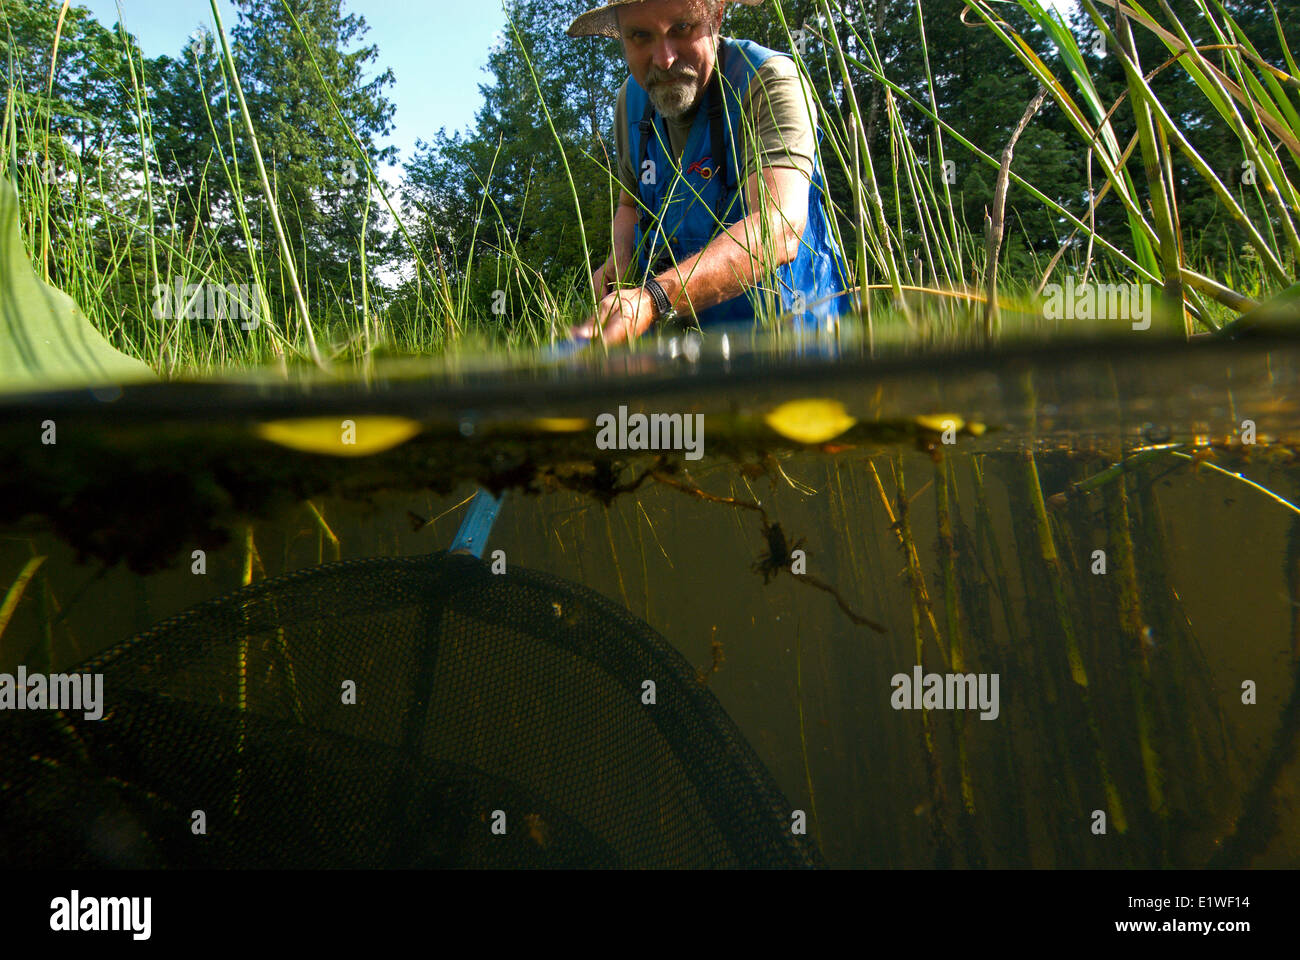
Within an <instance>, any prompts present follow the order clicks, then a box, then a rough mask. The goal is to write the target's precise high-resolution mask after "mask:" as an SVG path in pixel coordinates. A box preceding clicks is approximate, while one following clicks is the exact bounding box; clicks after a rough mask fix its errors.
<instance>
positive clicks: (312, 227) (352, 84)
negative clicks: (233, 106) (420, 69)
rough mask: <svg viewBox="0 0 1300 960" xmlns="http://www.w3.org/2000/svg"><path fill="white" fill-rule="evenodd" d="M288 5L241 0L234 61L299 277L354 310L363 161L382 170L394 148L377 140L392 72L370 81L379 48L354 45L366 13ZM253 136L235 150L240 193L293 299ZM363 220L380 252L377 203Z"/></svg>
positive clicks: (292, 0)
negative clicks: (252, 153)
mask: <svg viewBox="0 0 1300 960" xmlns="http://www.w3.org/2000/svg"><path fill="white" fill-rule="evenodd" d="M287 6H288V8H289V9H286V2H285V0H239V23H238V25H237V26H236V27H235V28H234V30H233V31H232V33H233V38H234V44H235V61H236V66H237V69H238V71H239V77H240V82H241V84H242V85H243V89H244V92H245V95H246V96H247V99H248V104H249V109H250V113H251V114H252V117H253V123H254V127H255V129H256V132H257V139H258V146H259V148H260V150H261V153H262V157H263V159H264V161H265V163H266V165H267V172H268V176H269V177H270V179H271V183H272V186H273V188H274V191H275V196H276V202H277V205H278V208H279V214H280V217H281V218H282V221H283V223H284V227H285V230H286V231H287V232H288V234H289V235H290V236H291V237H293V238H294V244H295V251H294V255H295V259H296V261H297V266H298V276H299V278H300V280H302V281H303V282H311V281H310V280H309V279H308V278H312V279H313V280H314V281H315V283H316V286H315V287H314V288H313V289H312V290H311V291H310V294H311V295H310V296H309V298H308V302H318V303H337V304H339V305H340V307H341V308H342V309H343V310H345V311H349V310H352V309H355V307H356V305H357V304H358V303H359V300H360V295H359V291H360V277H359V268H360V261H359V258H358V247H359V244H360V240H361V236H362V230H363V226H362V224H363V219H364V217H365V206H366V204H365V191H366V190H367V189H369V187H370V184H369V182H368V178H367V175H366V161H369V163H370V165H371V166H372V168H378V167H379V166H381V165H382V164H384V163H388V162H391V161H392V159H393V157H394V155H395V153H396V150H395V148H393V147H385V148H380V147H379V146H378V145H377V143H376V141H377V139H378V138H379V137H382V136H384V135H386V134H387V133H389V132H390V130H391V128H392V127H391V123H392V117H393V111H394V107H393V105H392V103H391V102H389V100H388V99H387V98H386V97H385V95H384V90H385V88H387V87H388V86H390V85H391V84H392V83H393V79H394V78H393V74H392V71H391V70H384V71H382V72H380V73H378V74H377V75H376V76H374V77H371V78H369V79H367V77H366V70H367V65H368V64H370V63H371V62H372V61H374V60H376V59H377V57H378V48H376V47H375V46H373V45H370V46H358V47H356V48H355V49H354V48H353V44H356V43H359V42H360V41H361V39H362V38H363V37H364V36H365V33H366V31H367V27H366V22H365V19H364V18H363V17H360V16H357V15H356V14H350V13H345V12H344V9H343V3H342V0H289V2H288V3H287ZM248 146H250V145H248V144H245V151H244V152H242V153H241V156H240V158H239V163H240V167H241V171H242V183H243V184H244V186H245V188H246V189H247V190H248V191H249V192H248V195H247V196H246V197H245V198H244V200H245V203H246V204H247V205H248V207H249V209H250V211H251V212H252V214H253V217H254V220H255V221H256V222H257V223H258V224H259V226H260V231H261V235H262V237H263V238H264V239H263V250H262V253H263V256H264V257H266V259H267V260H268V263H269V266H270V268H269V269H268V270H267V271H266V274H267V278H268V281H269V285H270V286H272V287H273V288H276V289H277V293H278V296H276V297H275V298H274V299H278V300H280V301H282V302H289V301H290V300H291V298H290V297H288V296H287V295H286V293H285V292H284V284H285V280H283V279H282V268H280V269H276V266H275V265H276V263H277V262H278V260H279V250H278V247H277V246H276V244H275V241H274V234H273V233H272V230H271V226H270V221H269V219H268V217H269V211H267V210H266V209H265V201H264V198H263V197H262V194H261V192H260V190H257V189H256V187H257V185H258V180H257V175H256V171H255V168H254V166H253V164H252V162H251V159H250V157H249V155H248V153H247V147H248ZM365 229H366V230H367V237H366V239H367V247H368V248H369V249H370V250H372V251H373V250H382V249H383V248H384V246H385V244H386V235H385V234H384V232H383V231H382V229H381V221H380V220H379V219H378V218H377V217H376V216H375V215H374V211H373V210H372V211H371V222H370V223H369V225H368V227H366V228H365ZM369 280H370V282H373V281H374V278H373V276H372V277H371V278H369Z"/></svg>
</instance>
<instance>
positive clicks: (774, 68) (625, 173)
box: [614, 56, 817, 197]
mask: <svg viewBox="0 0 1300 960" xmlns="http://www.w3.org/2000/svg"><path fill="white" fill-rule="evenodd" d="M628 82H629V81H624V82H623V86H621V87H620V88H619V91H618V107H617V109H616V111H615V113H614V149H615V151H616V152H617V153H618V179H619V183H621V184H622V186H623V189H624V190H626V191H627V192H628V193H630V194H631V195H632V196H634V197H635V196H638V193H637V189H638V186H639V184H640V178H639V177H638V176H637V173H636V166H635V165H634V163H633V160H632V153H631V144H630V138H629V136H628V122H627V85H628ZM740 102H741V108H740V109H741V117H742V127H743V131H742V136H743V137H744V141H745V142H744V143H743V144H737V147H736V153H737V155H738V156H739V157H742V158H743V165H744V170H743V172H742V174H741V176H740V177H738V178H737V183H739V184H740V185H741V188H742V189H743V187H744V184H745V183H746V181H748V179H749V177H750V176H752V175H753V174H755V173H757V172H758V171H759V170H761V169H763V168H764V167H793V168H794V169H796V170H802V171H803V172H804V174H805V175H806V176H807V177H808V178H809V179H811V178H812V171H813V161H814V158H815V157H816V151H817V136H816V133H815V132H814V131H815V130H816V129H817V105H816V101H815V100H814V98H813V93H812V89H811V87H809V86H808V85H807V84H806V83H805V82H804V81H803V80H802V79H801V78H800V76H799V70H798V68H797V67H796V66H795V63H794V61H793V60H792V59H790V58H789V57H786V56H776V57H771V58H769V59H768V60H767V61H766V62H765V63H764V64H763V65H762V66H761V67H759V68H758V70H757V71H756V72H755V73H754V76H753V78H752V79H751V80H750V82H749V87H748V89H746V90H745V91H744V92H743V93H742V95H741V101H740ZM697 113H699V108H698V107H696V108H695V109H694V110H691V111H690V112H689V113H686V114H683V115H682V116H680V117H678V118H677V119H676V120H669V119H668V118H667V117H665V118H664V121H663V122H664V126H665V127H666V128H667V129H668V142H669V146H671V147H672V150H673V155H674V156H675V157H676V159H677V161H678V164H679V165H680V163H681V159H682V152H683V151H684V150H685V149H686V142H687V140H688V139H689V138H690V134H691V127H692V125H693V124H694V123H695V116H696V114H697ZM640 120H641V118H640V117H637V118H636V122H640ZM751 131H752V133H751ZM755 143H757V149H755V146H754V145H755Z"/></svg>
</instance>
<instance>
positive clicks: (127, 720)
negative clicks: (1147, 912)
mask: <svg viewBox="0 0 1300 960" xmlns="http://www.w3.org/2000/svg"><path fill="white" fill-rule="evenodd" d="M1298 376H1300V351H1297V350H1296V348H1295V346H1294V345H1293V344H1290V343H1287V342H1271V341H1243V342H1239V343H1231V344H1195V345H1185V344H1167V343H1149V342H1147V341H1137V340H1136V339H1124V340H1118V341H1110V342H1094V343H1071V344H1066V345H1063V346H1056V347H1037V348H1030V347H1026V348H1021V349H1011V350H1007V351H1003V352H999V353H983V352H977V351H970V352H964V353H950V354H933V353H929V354H916V353H909V352H908V351H906V350H895V351H892V352H889V353H888V354H887V355H885V356H876V357H872V356H870V355H869V351H868V349H867V348H866V347H864V346H863V345H861V344H847V343H840V344H838V345H833V346H828V345H827V344H826V343H822V342H810V343H805V344H802V345H799V344H795V345H793V346H792V345H791V344H789V343H788V342H787V343H785V344H782V345H780V346H779V347H778V348H772V347H771V346H770V345H769V346H765V347H762V348H758V347H755V346H754V345H753V344H751V343H749V342H748V341H747V340H746V338H744V337H742V336H735V337H730V338H728V339H727V341H726V343H725V344H724V343H723V342H722V338H721V337H719V336H718V335H711V336H709V337H706V338H705V339H704V340H703V341H701V340H700V339H699V338H698V337H695V336H694V335H687V334H679V335H673V336H669V335H664V336H662V337H660V338H658V339H657V340H655V339H652V340H649V341H647V342H646V343H645V344H643V345H642V347H641V349H639V350H638V351H637V352H635V353H625V352H620V353H617V354H611V355H610V356H609V357H604V358H600V357H595V356H592V357H586V358H584V357H575V358H570V359H569V360H559V361H556V362H553V363H550V364H549V365H548V364H533V365H528V366H522V367H518V366H517V367H511V368H505V369H503V368H500V367H499V366H494V365H493V364H491V363H484V364H481V365H473V364H460V365H455V366H452V365H446V364H444V365H440V366H439V367H437V368H436V369H433V368H426V367H424V366H421V365H417V366H416V367H415V368H410V367H400V368H392V369H386V370H382V371H381V372H380V373H378V374H376V375H375V376H374V377H372V378H371V379H370V381H369V382H368V383H365V384H360V383H329V382H325V381H321V380H304V381H302V382H298V383H293V384H285V383H283V382H281V383H272V382H268V381H261V380H245V381H240V382H236V381H231V382H226V383H219V384H218V383H205V384H186V383H174V384H163V385H151V386H136V387H128V388H125V389H123V390H116V389H114V390H107V391H98V392H96V393H91V392H88V391H64V392H60V393H52V394H45V395H30V396H24V397H15V398H10V399H8V400H5V401H3V404H2V405H3V410H2V411H0V458H2V459H3V470H2V471H0V492H2V494H3V495H2V496H0V503H2V504H3V505H4V506H3V507H0V574H2V575H3V577H4V579H5V586H6V587H8V586H9V584H11V583H12V584H13V587H12V588H11V589H10V590H9V600H8V602H6V604H5V610H4V616H0V622H3V624H4V625H3V632H2V633H0V674H4V675H7V676H10V677H11V678H12V680H11V681H10V682H11V683H12V684H14V685H15V686H14V689H15V690H18V689H19V688H20V683H19V676H20V675H19V671H20V670H21V671H22V672H23V676H26V677H31V676H34V675H41V674H58V673H63V672H68V671H74V670H75V671H86V672H87V673H99V674H102V675H103V676H104V677H105V678H106V679H105V681H104V688H103V704H102V706H103V708H104V716H103V717H102V718H101V719H99V720H88V719H85V718H84V717H83V715H82V713H80V712H76V711H73V710H68V709H65V710H63V711H62V712H54V711H49V710H47V711H45V712H43V713H42V712H41V711H39V710H18V709H16V704H15V705H14V706H13V707H10V709H9V710H5V711H4V712H5V714H6V716H5V720H6V724H5V726H4V727H3V728H0V729H3V730H4V734H3V739H2V740H0V744H2V746H0V758H2V759H0V762H2V763H3V766H4V770H3V772H0V780H3V781H4V783H5V789H3V790H0V810H3V811H4V816H5V818H6V822H7V823H11V824H23V825H26V828H25V829H23V830H18V829H14V830H9V831H7V834H8V835H7V836H6V839H5V841H4V850H5V852H4V857H5V859H6V861H7V862H47V863H53V864H55V865H64V864H66V865H69V866H81V865H94V866H116V865H145V866H161V865H164V864H172V865H204V864H219V865H247V866H258V865H268V866H269V865H275V866H325V865H341V866H382V865H433V864H470V865H474V864H482V865H493V864H514V865H557V864H562V865H574V864H591V863H624V864H633V865H714V864H728V863H755V862H759V863H762V862H768V863H806V864H819V863H825V864H829V865H870V866H892V867H900V866H936V865H937V866H947V865H952V866H1036V867H1045V866H1058V867H1059V866H1144V867H1149V866H1198V865H1222V866H1245V865H1254V866H1283V865H1295V864H1296V863H1298V862H1300V840H1298V839H1297V838H1300V830H1297V829H1296V828H1297V826H1298V824H1297V821H1296V816H1297V814H1296V810H1297V807H1296V800H1297V787H1298V786H1300V777H1298V776H1297V766H1296V759H1295V753H1296V751H1295V736H1296V726H1297V724H1298V723H1300V694H1298V693H1297V671H1296V664H1297V660H1298V658H1300V511H1298V510H1297V507H1296V506H1295V504H1296V502H1297V498H1300V464H1297V462H1296V453H1295V451H1296V444H1297V443H1300V418H1298V417H1297V410H1296V406H1295V403H1294V401H1293V399H1292V398H1293V397H1294V396H1295V392H1296V381H1297V377H1298ZM654 415H660V418H659V419H652V418H653V416H654ZM638 416H642V417H644V418H645V420H644V423H642V424H641V425H640V429H639V430H638V423H637V420H636V418H637V417H638ZM673 417H675V418H676V419H675V420H674V419H670V418H673ZM602 418H604V419H602ZM308 420H309V421H310V422H303V421H308ZM293 421H298V422H296V423H295V422H293ZM602 424H604V425H606V426H609V425H613V427H612V428H611V429H609V430H606V431H605V432H604V436H603V439H602V434H601V430H600V425H602ZM695 424H697V425H698V430H697V432H696V433H695V434H694V435H692V434H691V433H690V429H691V427H692V425H695ZM51 431H53V432H51ZM660 440H662V441H663V442H662V443H659V442H658V441H660ZM664 448H667V449H664ZM481 489H486V490H489V491H491V492H492V493H494V494H498V495H500V496H501V501H500V504H499V509H498V513H497V515H496V519H495V523H494V524H492V525H491V527H490V533H486V534H485V536H486V541H485V542H476V543H475V548H476V549H478V550H480V551H481V553H482V559H481V560H474V559H472V558H471V557H468V556H465V555H461V554H456V555H449V554H447V553H446V551H447V550H448V548H449V547H451V546H452V544H453V541H454V540H455V538H456V534H457V530H458V527H459V526H460V524H461V522H462V520H463V519H464V517H465V515H466V511H467V509H469V504H470V503H471V498H472V497H473V496H474V495H475V493H476V491H478V490H481ZM478 503H479V504H480V505H482V504H483V503H484V500H482V499H480V500H479V501H478ZM401 558H409V559H401ZM421 558H423V559H421ZM366 560H370V561H373V562H372V563H370V564H367V563H362V562H359V561H366ZM349 561H357V562H353V563H351V564H350V565H349V564H348V562H349ZM338 562H343V563H344V565H343V566H331V565H332V564H335V563H338ZM322 571H324V572H322ZM290 574H294V576H288V575H290ZM295 577H297V579H295ZM259 591H260V592H259ZM232 595H233V596H234V598H235V599H234V600H229V599H224V600H222V599H217V598H229V597H230V596H232ZM205 603H207V604H208V605H207V606H206V607H205V606H202V605H203V604H205ZM416 608H418V609H419V611H420V612H418V613H411V612H410V611H412V610H416ZM402 611H407V612H402ZM177 617H179V618H180V619H179V620H176V619H174V618H177ZM548 617H549V619H548ZM131 638H137V639H136V640H134V641H131ZM128 641H131V642H128ZM2 679H3V678H0V680H2ZM27 682H28V684H29V686H28V687H27V688H26V689H27V690H28V692H29V694H30V690H31V687H30V683H31V681H30V680H29V681H27ZM51 689H52V688H51ZM0 694H3V690H0ZM349 698H351V699H349ZM2 705H3V699H2V697H0V706H2ZM11 711H12V712H11ZM200 814H201V816H200ZM235 827H237V828H238V831H239V832H241V839H238V840H236V839H232V834H233V833H234V832H235V830H234V828H235ZM395 832H396V834H400V835H401V836H403V837H405V838H406V840H405V841H404V842H400V843H399V842H397V841H396V840H394V836H395V835H396V834H395ZM201 835H206V836H209V837H212V838H214V839H213V840H212V843H211V844H210V845H209V846H207V847H204V848H202V849H201V850H199V849H197V848H196V847H195V846H194V845H193V844H192V843H191V842H190V841H191V839H192V838H193V837H194V836H201ZM329 837H334V838H338V839H326V838H329ZM222 838H224V839H222ZM254 839H255V840H256V842H254ZM494 844H495V845H494ZM507 849H508V850H509V852H508V853H506V852H503V851H506V850H507ZM33 858H43V859H37V860H34V861H33Z"/></svg>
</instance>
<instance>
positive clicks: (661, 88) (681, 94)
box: [649, 80, 700, 120]
mask: <svg viewBox="0 0 1300 960" xmlns="http://www.w3.org/2000/svg"><path fill="white" fill-rule="evenodd" d="M699 93H700V89H699V83H698V81H695V80H688V81H685V82H683V83H656V84H654V85H653V86H652V87H651V88H650V90H649V95H650V102H651V103H652V104H653V105H654V108H655V109H656V110H657V111H659V113H661V114H662V115H663V116H665V117H667V118H668V119H669V120H676V119H677V118H678V117H680V116H681V115H682V114H684V113H687V112H689V111H690V109H691V108H692V107H693V106H695V101H696V100H698V99H699Z"/></svg>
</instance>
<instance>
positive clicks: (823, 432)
mask: <svg viewBox="0 0 1300 960" xmlns="http://www.w3.org/2000/svg"><path fill="white" fill-rule="evenodd" d="M763 419H764V420H765V421H766V422H767V425H768V426H769V427H771V428H772V429H773V430H775V431H776V432H777V433H779V434H781V436H783V437H788V438H790V439H791V440H797V441H798V442H799V443H825V442H826V441H827V440H830V439H832V438H834V437H838V436H839V435H840V434H841V433H843V432H844V431H845V430H848V429H849V428H850V427H852V426H853V425H854V424H855V423H857V422H858V421H857V420H855V419H854V418H853V417H851V416H849V415H848V413H847V412H845V410H844V404H842V403H840V402H839V401H838V400H820V399H816V398H809V399H807V400H791V401H789V402H788V403H783V404H781V405H780V406H779V407H777V408H776V409H775V410H773V411H772V412H771V413H769V414H767V416H765V417H764V418H763Z"/></svg>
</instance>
